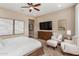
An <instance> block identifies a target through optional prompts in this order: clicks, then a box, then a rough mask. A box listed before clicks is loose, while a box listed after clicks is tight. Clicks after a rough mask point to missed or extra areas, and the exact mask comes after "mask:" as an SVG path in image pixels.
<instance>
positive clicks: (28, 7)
mask: <svg viewBox="0 0 79 59" xmlns="http://www.w3.org/2000/svg"><path fill="white" fill-rule="evenodd" d="M21 8H29V6H22V7H21Z"/></svg>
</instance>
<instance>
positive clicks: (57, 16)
mask: <svg viewBox="0 0 79 59" xmlns="http://www.w3.org/2000/svg"><path fill="white" fill-rule="evenodd" d="M61 19H65V20H66V21H67V30H71V31H72V35H74V33H75V8H74V7H70V8H66V9H63V10H60V11H57V12H54V13H51V14H46V15H43V16H40V17H37V18H36V20H35V32H34V34H35V35H34V36H35V37H36V38H37V36H38V34H37V31H39V22H44V21H52V22H53V25H52V27H53V29H52V30H51V32H57V31H58V23H57V21H58V20H61ZM43 31H45V30H43Z"/></svg>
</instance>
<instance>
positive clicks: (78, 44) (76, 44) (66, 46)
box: [61, 36, 79, 55]
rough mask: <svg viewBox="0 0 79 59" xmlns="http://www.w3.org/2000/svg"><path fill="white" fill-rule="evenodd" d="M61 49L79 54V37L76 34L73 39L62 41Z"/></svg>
mask: <svg viewBox="0 0 79 59" xmlns="http://www.w3.org/2000/svg"><path fill="white" fill-rule="evenodd" d="M61 49H62V51H63V52H65V53H69V54H74V55H79V37H77V36H75V37H73V38H72V40H65V41H64V42H62V43H61Z"/></svg>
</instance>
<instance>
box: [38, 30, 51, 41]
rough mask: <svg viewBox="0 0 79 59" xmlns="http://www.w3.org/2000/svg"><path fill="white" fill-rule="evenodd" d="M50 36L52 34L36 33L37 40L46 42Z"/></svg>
mask: <svg viewBox="0 0 79 59" xmlns="http://www.w3.org/2000/svg"><path fill="white" fill-rule="evenodd" d="M51 36H52V32H45V31H38V38H39V39H43V40H48V39H50V38H51Z"/></svg>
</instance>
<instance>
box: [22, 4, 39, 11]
mask: <svg viewBox="0 0 79 59" xmlns="http://www.w3.org/2000/svg"><path fill="white" fill-rule="evenodd" d="M27 5H28V6H22V7H21V8H29V12H31V11H32V10H33V9H34V10H36V11H40V10H39V9H38V8H37V7H38V6H40V5H41V4H40V3H38V4H33V3H27Z"/></svg>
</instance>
